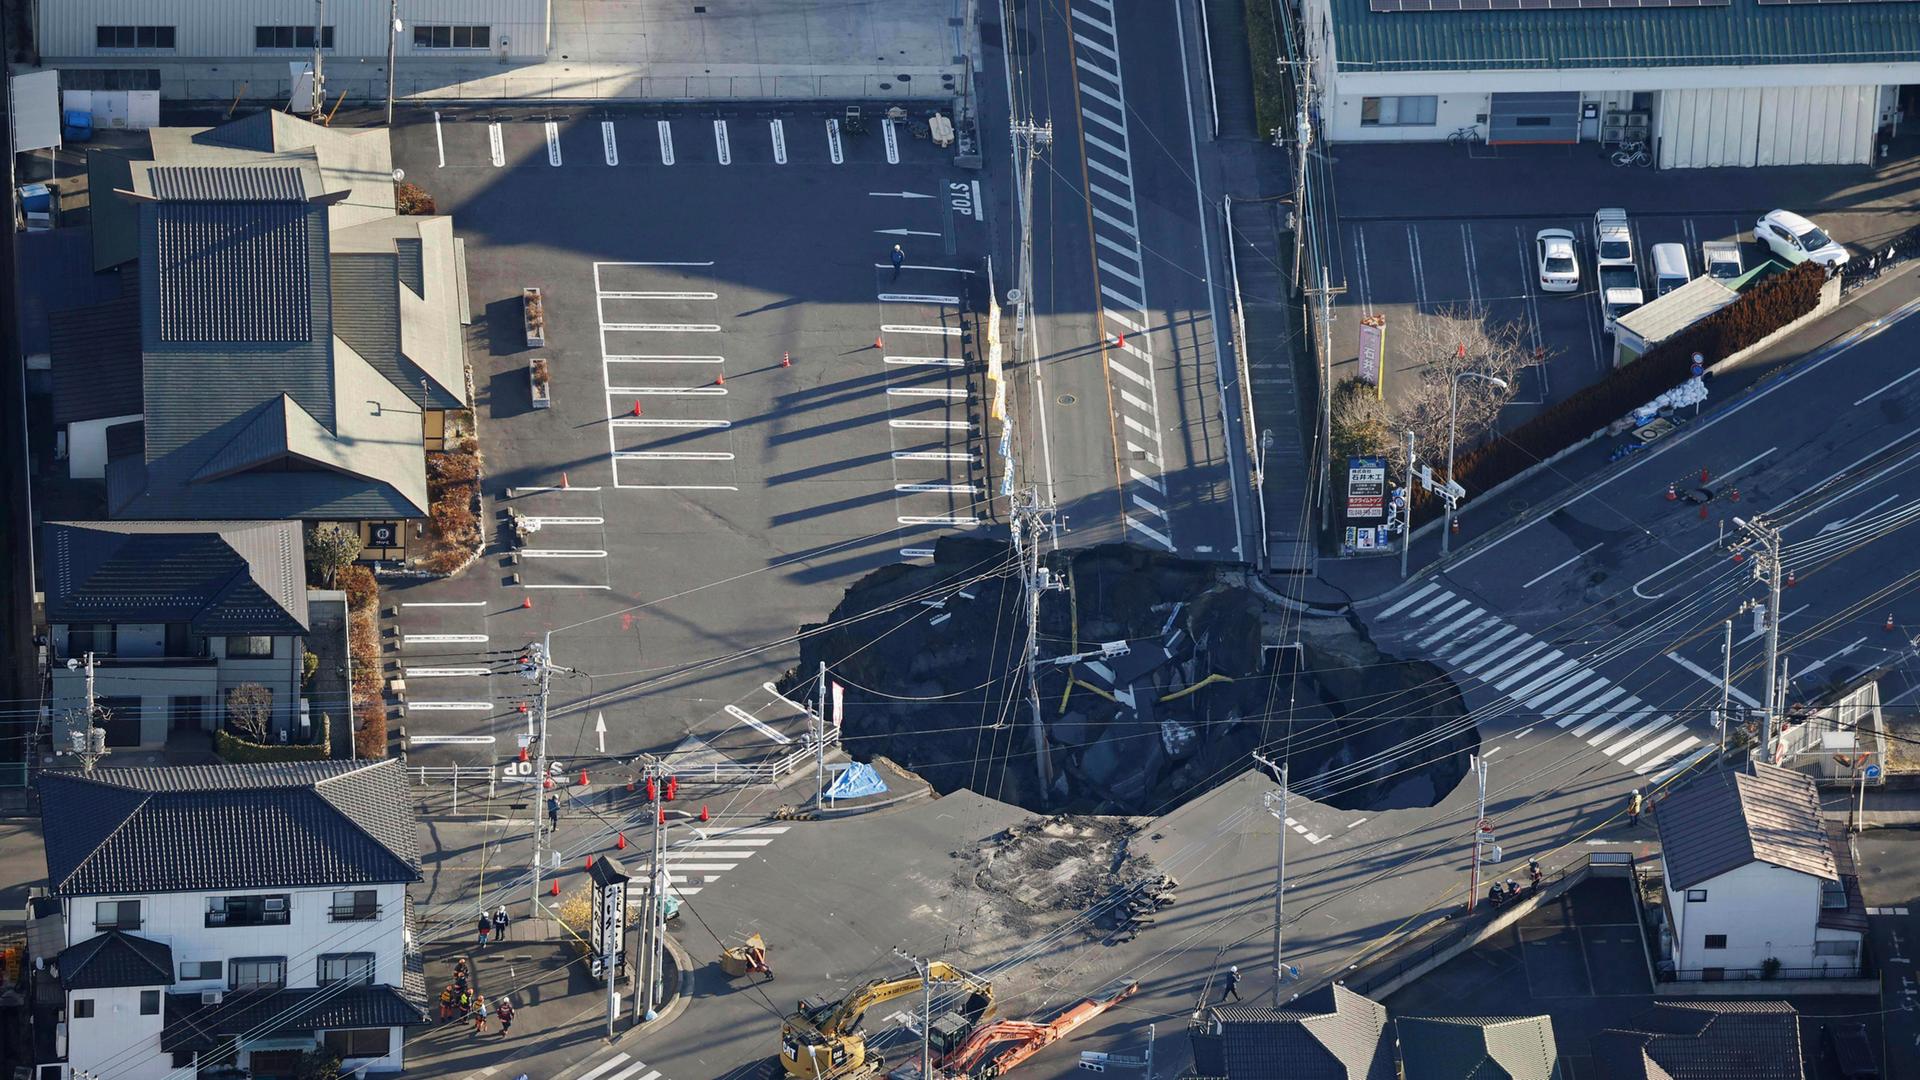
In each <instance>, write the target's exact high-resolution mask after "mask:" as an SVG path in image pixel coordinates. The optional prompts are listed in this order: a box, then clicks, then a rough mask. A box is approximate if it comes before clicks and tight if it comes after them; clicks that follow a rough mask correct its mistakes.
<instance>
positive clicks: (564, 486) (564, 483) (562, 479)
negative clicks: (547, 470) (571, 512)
mask: <svg viewBox="0 0 1920 1080" xmlns="http://www.w3.org/2000/svg"><path fill="white" fill-rule="evenodd" d="M572 486H573V485H572V484H569V483H567V474H566V473H561V474H560V490H561V491H565V490H567V489H568V488H570V487H572Z"/></svg>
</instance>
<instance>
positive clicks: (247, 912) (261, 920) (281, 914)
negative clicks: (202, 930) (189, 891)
mask: <svg viewBox="0 0 1920 1080" xmlns="http://www.w3.org/2000/svg"><path fill="white" fill-rule="evenodd" d="M290 907H291V905H290V904H288V902H287V895H286V894H285V893H280V894H278V895H275V896H209V897H207V925H208V926H284V925H286V922H287V919H288V917H289V914H290V910H289V909H290Z"/></svg>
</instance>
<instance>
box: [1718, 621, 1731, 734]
mask: <svg viewBox="0 0 1920 1080" xmlns="http://www.w3.org/2000/svg"><path fill="white" fill-rule="evenodd" d="M1726 631H1727V636H1726V640H1724V641H1722V642H1721V643H1720V752H1721V753H1723V754H1724V753H1726V752H1727V724H1728V723H1729V722H1730V721H1731V718H1730V717H1729V716H1728V714H1727V697H1728V695H1729V694H1731V693H1732V691H1733V620H1732V619H1728V620H1727V622H1726Z"/></svg>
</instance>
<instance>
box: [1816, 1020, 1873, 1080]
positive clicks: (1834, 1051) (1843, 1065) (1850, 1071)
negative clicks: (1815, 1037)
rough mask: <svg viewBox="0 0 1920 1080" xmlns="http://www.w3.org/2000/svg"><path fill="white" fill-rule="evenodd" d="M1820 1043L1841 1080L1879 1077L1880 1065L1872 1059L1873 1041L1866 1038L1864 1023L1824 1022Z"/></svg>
mask: <svg viewBox="0 0 1920 1080" xmlns="http://www.w3.org/2000/svg"><path fill="white" fill-rule="evenodd" d="M1820 1046H1821V1049H1822V1050H1824V1051H1825V1052H1826V1057H1827V1061H1828V1062H1830V1063H1831V1064H1832V1065H1833V1069H1834V1075H1835V1076H1838V1077H1840V1078H1841V1080H1880V1067H1879V1066H1878V1065H1876V1064H1875V1063H1874V1060H1873V1042H1872V1040H1870V1039H1868V1038H1867V1025H1865V1024H1823V1025H1821V1027H1820Z"/></svg>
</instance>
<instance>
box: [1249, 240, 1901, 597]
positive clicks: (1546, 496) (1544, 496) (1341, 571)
mask: <svg viewBox="0 0 1920 1080" xmlns="http://www.w3.org/2000/svg"><path fill="white" fill-rule="evenodd" d="M1916 303H1920V262H1915V263H1908V264H1907V265H1905V266H1903V267H1901V268H1900V269H1898V270H1896V271H1894V272H1892V273H1890V274H1889V275H1888V276H1886V277H1884V278H1882V279H1880V280H1879V281H1877V282H1875V283H1872V284H1870V285H1868V286H1866V287H1865V288H1864V289H1862V290H1861V291H1859V292H1856V293H1854V294H1853V295H1852V296H1851V297H1850V298H1849V299H1848V301H1847V302H1845V303H1843V304H1841V305H1840V306H1839V307H1837V308H1835V309H1834V310H1832V311H1830V312H1828V313H1827V314H1826V315H1824V316H1822V317H1820V318H1818V319H1816V320H1814V321H1813V322H1811V323H1809V324H1808V325H1806V326H1804V327H1801V328H1800V329H1799V330H1797V331H1795V332H1794V333H1792V334H1790V335H1788V336H1787V337H1786V338H1784V339H1782V340H1781V341H1779V342H1777V343H1775V344H1774V345H1773V346H1772V347H1771V348H1769V349H1767V350H1766V351H1765V352H1764V353H1762V354H1761V356H1760V358H1759V359H1756V360H1755V361H1753V362H1751V363H1749V364H1748V365H1746V366H1744V367H1743V368H1741V369H1740V370H1738V371H1735V372H1731V373H1728V374H1725V375H1722V376H1720V377H1719V378H1716V379H1713V380H1712V381H1710V382H1709V383H1708V384H1707V385H1708V390H1709V394H1710V396H1709V399H1708V403H1707V405H1706V407H1705V409H1704V410H1703V411H1702V413H1701V417H1700V419H1701V420H1703V421H1705V420H1711V419H1712V418H1713V416H1714V415H1715V414H1716V413H1717V412H1719V411H1721V410H1724V409H1726V408H1729V407H1731V406H1732V405H1733V404H1734V403H1736V402H1738V401H1741V400H1743V399H1744V397H1745V395H1746V394H1748V393H1750V392H1752V391H1754V390H1756V389H1758V388H1759V387H1761V386H1763V385H1764V384H1765V383H1766V381H1767V380H1768V379H1769V378H1770V377H1771V376H1772V375H1774V374H1776V373H1777V372H1779V371H1780V369H1781V368H1782V367H1783V366H1785V365H1789V364H1792V363H1793V362H1795V361H1798V360H1801V359H1803V358H1806V357H1809V356H1812V355H1814V354H1817V353H1819V352H1821V351H1823V350H1824V349H1826V348H1828V347H1830V346H1832V345H1834V344H1835V343H1837V342H1839V341H1840V339H1842V338H1845V337H1847V336H1848V335H1850V334H1853V333H1854V332H1856V331H1859V330H1861V329H1862V328H1864V327H1868V326H1869V325H1872V324H1875V323H1876V321H1877V320H1879V319H1881V318H1883V317H1886V316H1889V315H1892V314H1894V313H1896V312H1903V311H1904V309H1906V308H1907V307H1908V306H1909V305H1914V304H1916ZM1687 419H1688V421H1689V422H1688V423H1686V424H1684V425H1683V426H1682V427H1681V429H1680V430H1679V432H1678V433H1676V434H1675V435H1674V436H1672V437H1671V438H1670V439H1669V440H1668V444H1669V445H1670V444H1671V443H1674V442H1683V441H1685V440H1686V439H1687V438H1689V437H1690V435H1691V433H1692V432H1694V431H1697V430H1699V424H1698V423H1697V422H1692V421H1691V418H1687ZM1617 444H1618V440H1615V439H1606V438H1602V439H1597V440H1595V441H1594V442H1593V443H1591V444H1589V445H1587V446H1585V447H1582V448H1581V449H1580V450H1578V451H1576V452H1574V453H1572V454H1569V455H1568V456H1567V457H1565V458H1562V459H1561V460H1560V461H1558V462H1556V463H1554V464H1553V465H1552V466H1551V467H1548V468H1544V469H1541V470H1539V471H1538V472H1536V473H1535V474H1534V475H1532V476H1530V477H1528V478H1527V479H1525V480H1524V481H1522V482H1520V483H1518V484H1515V485H1514V486H1512V487H1510V488H1508V489H1506V490H1505V491H1502V492H1500V493H1499V494H1498V495H1497V496H1495V497H1494V498H1492V499H1482V500H1479V501H1469V502H1468V503H1466V504H1465V506H1464V507H1463V509H1462V510H1461V512H1460V514H1459V515H1458V516H1459V519H1460V533H1459V535H1457V536H1455V537H1454V538H1453V551H1454V557H1455V558H1458V557H1459V556H1460V555H1462V554H1464V553H1465V552H1467V551H1470V550H1472V549H1473V547H1474V546H1475V545H1476V544H1481V543H1486V542H1488V541H1490V540H1493V539H1495V538H1497V537H1499V536H1501V535H1502V534H1504V533H1506V532H1507V531H1509V530H1510V529H1512V528H1514V527H1517V526H1519V525H1522V524H1524V523H1525V522H1527V521H1528V520H1529V519H1530V518H1531V517H1533V516H1534V515H1536V514H1539V513H1550V512H1551V511H1552V510H1553V509H1554V508H1556V507H1558V506H1559V505H1560V504H1561V502H1562V501H1564V500H1565V499H1567V498H1568V497H1569V496H1570V495H1571V494H1572V493H1574V492H1577V491H1579V490H1582V489H1584V488H1586V487H1587V486H1588V485H1589V484H1592V483H1595V482H1596V481H1598V480H1599V479H1600V478H1601V477H1603V476H1604V475H1606V474H1607V473H1608V472H1609V471H1610V470H1611V469H1612V468H1614V467H1615V466H1616V465H1618V466H1625V465H1627V464H1630V463H1632V462H1633V461H1635V460H1638V455H1636V457H1634V458H1627V459H1625V460H1623V461H1621V462H1610V461H1608V460H1607V459H1608V456H1609V455H1611V454H1612V453H1613V450H1614V448H1615V446H1616V445H1617ZM1439 561H1440V529H1439V527H1438V526H1437V525H1435V526H1431V527H1428V528H1427V529H1426V530H1425V531H1424V532H1423V533H1420V534H1418V535H1416V536H1415V538H1414V541H1413V551H1412V554H1411V557H1410V559H1409V571H1410V572H1409V574H1408V575H1407V578H1406V580H1407V581H1413V580H1415V579H1417V578H1419V577H1421V576H1422V575H1423V574H1425V573H1426V572H1427V571H1429V570H1432V569H1434V568H1435V567H1436V566H1437V565H1438V564H1439ZM1270 583H1271V584H1274V585H1275V586H1276V587H1278V588H1282V589H1284V591H1285V593H1286V594H1287V595H1288V596H1290V597H1293V598H1295V599H1298V600H1302V601H1304V602H1306V603H1309V604H1314V605H1316V606H1325V607H1331V608H1338V607H1343V606H1345V605H1347V604H1351V603H1354V602H1357V601H1359V600H1363V599H1367V598H1371V597H1383V596H1385V595H1387V594H1389V593H1391V592H1393V591H1394V590H1396V589H1398V588H1399V587H1400V586H1401V584H1402V579H1401V577H1400V560H1399V558H1398V555H1397V554H1395V555H1383V556H1374V557H1370V558H1349V559H1334V558H1323V559H1322V560H1321V561H1320V564H1319V574H1318V576H1317V578H1315V579H1314V580H1312V581H1271V582H1270Z"/></svg>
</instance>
